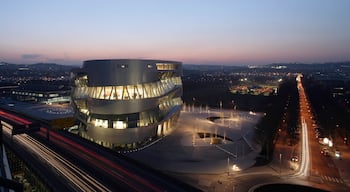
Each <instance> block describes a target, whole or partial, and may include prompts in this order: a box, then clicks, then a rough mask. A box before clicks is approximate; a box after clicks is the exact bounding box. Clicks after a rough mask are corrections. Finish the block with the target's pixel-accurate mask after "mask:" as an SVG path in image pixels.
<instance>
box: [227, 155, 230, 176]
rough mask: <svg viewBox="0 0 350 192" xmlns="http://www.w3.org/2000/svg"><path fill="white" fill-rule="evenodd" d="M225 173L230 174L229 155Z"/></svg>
mask: <svg viewBox="0 0 350 192" xmlns="http://www.w3.org/2000/svg"><path fill="white" fill-rule="evenodd" d="M227 175H230V157H227Z"/></svg>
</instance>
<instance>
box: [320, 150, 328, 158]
mask: <svg viewBox="0 0 350 192" xmlns="http://www.w3.org/2000/svg"><path fill="white" fill-rule="evenodd" d="M321 154H322V155H324V156H327V157H328V156H329V151H328V149H327V148H323V149H322V150H321Z"/></svg>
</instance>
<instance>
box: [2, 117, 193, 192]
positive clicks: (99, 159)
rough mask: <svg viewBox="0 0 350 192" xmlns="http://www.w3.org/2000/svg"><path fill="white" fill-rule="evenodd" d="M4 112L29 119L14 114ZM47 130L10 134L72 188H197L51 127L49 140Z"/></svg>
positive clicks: (187, 189)
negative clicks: (60, 132) (27, 133)
mask: <svg viewBox="0 0 350 192" xmlns="http://www.w3.org/2000/svg"><path fill="white" fill-rule="evenodd" d="M7 116H8V117H11V118H12V119H16V121H22V123H30V122H29V121H28V120H25V119H24V120H21V117H19V116H15V115H14V114H9V115H7ZM25 121H26V122H25ZM10 131H11V130H10V129H7V131H6V132H7V133H8V134H10ZM46 131H47V128H43V127H42V128H40V131H39V132H38V133H31V134H29V135H26V134H22V135H16V136H14V137H13V138H14V140H15V141H16V142H19V143H21V144H23V145H24V146H26V147H27V149H28V150H30V151H31V153H35V154H36V156H40V157H41V161H44V162H45V163H46V164H49V165H50V166H51V167H52V168H54V169H55V170H56V172H57V173H59V175H61V176H63V177H65V179H66V181H67V183H69V184H70V186H72V187H71V190H72V191H198V190H197V189H196V188H194V187H191V186H190V185H187V184H185V183H183V182H181V181H178V180H176V179H174V178H171V177H169V176H166V175H164V174H162V173H160V172H157V171H154V170H152V169H150V168H147V167H145V166H143V165H141V164H139V163H137V162H135V161H133V160H131V159H128V158H127V157H124V156H122V155H120V154H116V153H113V152H112V151H111V150H109V149H105V148H103V147H101V146H98V145H97V144H94V143H90V142H86V141H85V140H84V139H82V138H80V137H74V136H69V135H62V134H58V133H56V132H54V131H50V132H49V135H50V141H48V140H47V139H46V135H47V132H46Z"/></svg>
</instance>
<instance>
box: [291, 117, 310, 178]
mask: <svg viewBox="0 0 350 192" xmlns="http://www.w3.org/2000/svg"><path fill="white" fill-rule="evenodd" d="M301 121H302V122H301V127H302V158H301V162H300V169H299V171H298V172H297V173H296V174H295V175H294V176H298V177H302V176H309V169H310V148H309V140H308V132H307V125H306V122H305V119H304V118H302V120H301Z"/></svg>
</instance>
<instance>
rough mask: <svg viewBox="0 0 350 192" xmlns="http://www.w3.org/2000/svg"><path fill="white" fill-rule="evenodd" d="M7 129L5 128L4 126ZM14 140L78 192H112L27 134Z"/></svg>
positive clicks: (7, 131)
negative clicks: (41, 160) (40, 159)
mask: <svg viewBox="0 0 350 192" xmlns="http://www.w3.org/2000/svg"><path fill="white" fill-rule="evenodd" d="M4 127H5V126H4ZM3 130H4V132H5V133H6V134H8V135H9V136H10V135H11V130H10V129H9V128H7V127H5V129H3ZM13 139H14V140H15V141H17V142H19V143H21V144H22V145H23V146H25V147H26V148H27V149H29V150H30V151H31V153H32V154H34V155H36V156H38V157H40V158H42V159H43V160H44V161H45V162H46V163H47V164H49V165H50V166H51V167H52V168H54V169H55V170H56V171H57V172H58V173H59V174H60V175H62V176H64V177H66V178H67V180H68V181H70V182H71V184H72V187H74V188H75V189H76V190H78V191H111V190H110V189H108V188H106V187H105V186H104V185H102V184H101V183H100V182H98V181H97V180H96V179H94V178H93V177H91V176H90V175H89V174H87V173H86V172H84V171H82V170H81V169H79V168H78V167H76V166H75V165H73V164H72V163H71V162H69V161H67V160H66V159H64V158H63V157H62V156H60V155H58V154H57V153H56V152H54V151H53V150H51V149H49V148H48V147H46V146H45V145H43V144H41V143H40V142H39V141H37V140H35V139H34V138H32V137H30V136H29V135H27V134H22V135H17V136H15V137H13Z"/></svg>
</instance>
